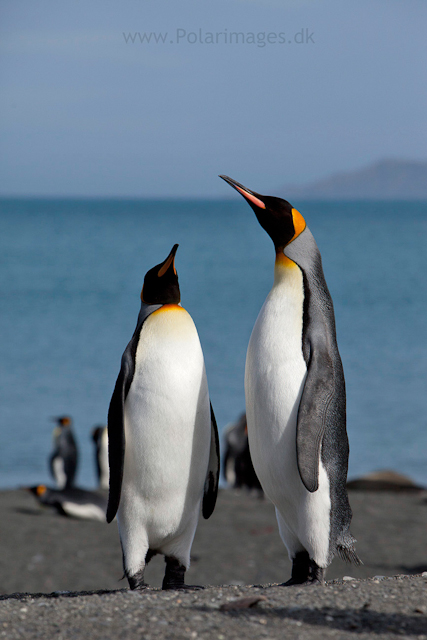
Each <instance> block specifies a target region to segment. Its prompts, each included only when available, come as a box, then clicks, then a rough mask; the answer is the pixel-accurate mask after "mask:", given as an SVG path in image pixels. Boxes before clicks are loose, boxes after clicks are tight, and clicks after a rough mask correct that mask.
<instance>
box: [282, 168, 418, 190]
mask: <svg viewBox="0 0 427 640" xmlns="http://www.w3.org/2000/svg"><path fill="white" fill-rule="evenodd" d="M281 193H282V194H283V196H284V197H285V198H286V199H288V200H289V199H290V198H302V199H305V198H306V199H318V200H322V199H325V200H346V199H351V200H355V199H363V200H368V199H372V200H427V162H415V161H407V160H380V161H379V162H376V163H375V164H373V165H370V166H368V167H366V168H364V169H360V170H358V171H350V172H348V173H336V174H334V175H332V176H331V177H330V178H326V179H325V180H320V181H318V182H313V183H311V184H307V185H303V186H299V187H295V186H294V187H292V186H289V187H287V188H286V189H283V190H281Z"/></svg>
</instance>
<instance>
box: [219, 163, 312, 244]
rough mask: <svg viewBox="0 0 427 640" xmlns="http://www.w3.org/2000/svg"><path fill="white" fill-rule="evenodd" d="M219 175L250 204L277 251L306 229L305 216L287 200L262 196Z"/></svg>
mask: <svg viewBox="0 0 427 640" xmlns="http://www.w3.org/2000/svg"><path fill="white" fill-rule="evenodd" d="M219 177H220V178H222V179H223V180H225V181H226V182H228V184H229V185H231V186H232V187H233V188H234V189H236V191H238V192H239V193H240V194H241V195H242V196H243V197H244V198H245V200H246V201H247V202H248V203H249V204H250V206H251V207H252V209H253V210H254V211H255V215H256V217H257V219H258V222H259V223H260V225H261V227H262V228H263V229H265V231H267V233H268V235H269V236H270V238H271V239H272V240H273V242H274V246H275V248H276V252H278V251H283V249H284V248H285V247H286V245H287V244H289V243H290V242H291V241H292V240H294V239H295V238H296V237H297V236H299V234H300V233H301V232H302V231H304V229H305V227H306V224H305V220H304V218H303V217H302V215H301V214H300V212H299V211H297V210H296V209H295V208H294V207H293V206H292V205H291V204H290V203H289V202H288V201H287V200H283V199H282V198H275V197H274V196H262V195H260V194H259V193H256V192H255V191H250V190H249V189H247V188H246V187H244V186H243V185H242V184H239V182H236V180H233V179H232V178H229V177H228V176H219Z"/></svg>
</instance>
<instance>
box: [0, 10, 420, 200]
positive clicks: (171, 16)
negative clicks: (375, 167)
mask: <svg viewBox="0 0 427 640" xmlns="http://www.w3.org/2000/svg"><path fill="white" fill-rule="evenodd" d="M0 12H1V16H0V24H1V27H0V38H1V63H0V65H1V66H0V84H1V87H2V91H1V94H2V95H1V100H0V111H1V113H0V120H1V124H0V145H1V152H0V153H1V157H0V194H12V195H77V196H78V195H82V196H91V195H93V196H131V197H133V196H137V197H138V196H143V197H144V196H148V197H150V196H155V197H159V196H160V197H161V196H167V197H170V196H219V197H230V191H229V188H228V187H227V185H225V184H224V183H223V182H222V181H221V180H219V179H218V178H217V175H218V173H226V174H228V175H231V176H233V177H234V178H236V179H237V180H239V181H240V182H243V183H244V184H247V185H248V186H250V187H252V188H253V189H258V190H259V191H262V192H268V191H269V189H276V188H277V187H280V186H282V185H287V184H298V183H303V182H306V181H310V180H314V179H318V178H322V177H324V176H326V175H329V174H330V173H332V172H335V171H341V170H351V169H356V168H359V167H361V166H363V165H365V164H367V163H370V162H373V161H375V160H378V159H380V158H384V157H397V158H408V159H410V158H413V159H420V160H421V159H426V158H427V152H426V141H427V124H426V120H427V89H426V86H427V83H426V79H425V70H426V62H427V53H426V41H427V39H426V35H425V30H426V24H427V3H426V2H425V1H424V0H419V1H417V0H409V1H408V2H403V0H402V1H400V2H397V1H394V0H370V1H367V0H360V1H358V2H352V3H345V2H343V1H342V0H331V1H327V0H325V1H322V0H319V1H315V0H311V1H310V0H306V1H304V0H302V1H300V2H296V1H293V0H291V1H286V0H281V1H279V0H277V1H275V0H265V1H257V0H252V1H251V0H224V1H223V0H216V1H215V2H207V1H206V0H194V1H193V0H181V1H179V2H176V0H174V1H172V0H122V1H121V2H118V1H117V0H115V1H114V2H112V1H109V0H91V2H88V1H87V0H2V2H1V5H0ZM178 30H180V31H178ZM199 30H201V31H199ZM143 32H146V33H150V32H153V33H154V32H155V33H156V34H160V33H161V34H167V36H166V35H165V36H163V37H164V38H165V43H161V42H159V43H157V44H156V43H155V42H154V41H153V40H152V41H151V42H150V43H146V42H145V43H143V44H141V43H140V42H139V36H138V35H137V37H136V41H135V43H134V44H132V43H131V42H130V41H128V43H126V41H125V38H124V36H123V33H125V34H129V33H132V34H135V33H141V34H142V33H143ZM184 32H185V35H183V34H184ZM217 32H218V33H221V34H223V35H220V36H218V40H219V42H218V44H208V43H207V42H206V40H209V39H210V38H211V36H209V35H208V34H209V33H213V34H214V37H216V36H215V34H216V33H217ZM231 32H240V33H242V34H243V36H240V41H239V43H238V44H235V43H233V44H229V42H228V41H227V43H226V42H225V36H224V34H225V33H227V38H229V34H230V33H231ZM263 33H265V34H273V35H271V36H270V40H271V43H270V44H266V46H259V44H257V43H256V42H255V43H251V39H253V38H255V39H257V38H262V37H263V36H262V35H261V36H258V34H263ZM301 33H302V34H303V36H304V39H306V38H307V37H308V42H304V43H300V42H296V41H295V35H296V40H301V39H302V37H303V36H302V35H301ZM189 34H191V35H189ZM192 34H196V35H192ZM200 34H201V37H202V39H203V40H205V42H203V43H200V42H199V41H197V42H194V43H193V40H194V39H195V37H196V38H197V40H199V38H200ZM251 34H255V35H254V36H251ZM280 34H285V35H284V36H283V35H280ZM177 35H179V36H180V39H179V42H178V43H177ZM243 37H244V38H245V43H242V42H241V39H242V38H243ZM265 37H267V35H266V36H265ZM279 40H280V42H279ZM283 40H285V42H283ZM289 40H290V41H291V43H290V44H289ZM261 44H262V43H261Z"/></svg>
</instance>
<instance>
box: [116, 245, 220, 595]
mask: <svg viewBox="0 0 427 640" xmlns="http://www.w3.org/2000/svg"><path fill="white" fill-rule="evenodd" d="M177 248H178V245H175V246H174V247H173V248H172V250H171V252H170V254H169V255H168V257H167V258H166V260H164V262H162V263H161V264H158V265H157V266H155V267H153V268H152V269H150V270H149V271H148V272H147V274H146V275H145V278H144V285H143V288H142V292H141V310H140V313H139V317H138V321H137V326H136V329H135V332H134V334H133V337H132V339H131V341H130V342H129V344H128V346H127V347H126V350H125V352H124V354H123V356H122V364H121V370H120V373H119V376H118V378H117V382H116V386H115V389H114V392H113V396H112V398H111V403H110V408H109V412H108V438H109V465H110V492H109V501H108V508H107V522H111V521H112V520H113V518H114V516H115V515H116V513H117V520H118V525H119V534H120V541H121V545H122V551H123V564H124V571H125V575H126V576H127V578H128V581H129V586H130V588H131V589H143V588H144V587H145V586H146V584H145V582H144V569H145V566H146V564H147V563H148V562H149V560H150V559H151V558H152V557H153V555H155V554H157V553H160V554H163V555H164V556H165V560H166V571H165V576H164V579H163V584H162V588H163V589H182V588H195V587H189V586H188V585H185V584H184V574H185V571H186V569H187V568H188V567H189V564H190V549H191V545H192V542H193V538H194V534H195V532H196V528H197V523H198V519H199V512H200V506H201V505H202V513H203V516H204V517H205V518H209V517H210V516H211V514H212V512H213V510H214V508H215V502H216V498H217V492H218V478H219V445H218V432H217V427H216V422H215V416H214V413H213V410H212V406H211V404H210V401H209V391H208V384H207V379H206V372H205V365H204V359H203V353H202V348H201V345H200V341H199V336H198V333H197V330H196V327H195V325H194V322H193V320H192V319H191V316H190V315H189V314H188V313H187V311H185V309H183V307H182V306H181V305H180V299H181V297H180V290H179V284H178V275H177V272H176V269H175V254H176V251H177Z"/></svg>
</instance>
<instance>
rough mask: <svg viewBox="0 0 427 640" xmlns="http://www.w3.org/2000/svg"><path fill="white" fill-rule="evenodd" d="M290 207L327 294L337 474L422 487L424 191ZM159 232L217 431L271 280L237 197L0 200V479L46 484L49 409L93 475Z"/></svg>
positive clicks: (263, 243) (426, 396) (159, 248)
mask: <svg viewBox="0 0 427 640" xmlns="http://www.w3.org/2000/svg"><path fill="white" fill-rule="evenodd" d="M294 204H295V206H297V208H298V209H299V210H300V211H301V213H302V214H303V216H304V217H305V219H306V221H307V224H308V226H309V227H310V229H311V231H312V232H313V234H314V236H315V238H316V240H317V243H318V245H319V248H320V251H321V253H322V257H323V264H324V271H325V275H326V279H327V282H328V285H329V288H330V291H331V294H332V297H333V300H334V305H335V312H336V321H337V332H338V343H339V348H340V352H341V356H342V360H343V364H344V371H345V375H346V383H347V399H348V433H349V439H350V468H349V477H355V476H358V475H360V474H363V473H366V472H369V471H372V470H376V469H382V468H391V469H394V470H396V471H399V472H402V473H405V474H408V475H409V476H410V477H411V478H413V480H415V481H417V482H420V483H423V484H425V485H427V428H426V427H427V393H426V391H427V390H426V381H427V321H426V318H427V287H426V279H427V252H426V236H427V233H426V232H427V203H420V202H409V203H408V202H406V203H404V202H333V203H331V202H329V203H326V202H295V203H294ZM174 243H179V245H180V246H179V249H178V253H177V258H176V266H177V270H178V275H179V281H180V287H181V297H182V304H183V306H184V307H185V308H186V309H187V310H188V311H189V313H190V314H191V315H192V317H193V319H194V321H195V323H196V326H197V328H198V331H199V335H200V339H201V342H202V346H203V350H204V354H205V360H206V368H207V373H208V380H209V386H210V394H211V399H212V404H213V406H214V409H215V413H216V416H217V421H218V425H219V429H220V431H222V430H223V429H224V427H225V426H226V425H227V424H228V423H230V422H232V421H233V420H235V419H236V418H237V417H238V416H239V414H240V413H241V412H242V411H243V410H244V389H243V376H244V365H245V354H246V348H247V344H248V340H249V337H250V334H251V330H252V327H253V324H254V322H255V320H256V317H257V314H258V312H259V309H260V308H261V305H262V303H263V301H264V299H265V297H266V295H267V293H268V291H269V290H270V288H271V285H272V280H273V264H274V249H273V244H272V242H271V240H270V238H269V237H268V236H267V235H266V233H265V232H264V231H263V230H262V229H261V227H260V226H259V225H258V223H257V221H256V219H255V216H254V214H253V212H252V211H251V209H250V208H249V207H248V206H247V204H246V203H245V202H244V201H243V200H242V199H239V198H236V199H234V200H229V201H195V200H191V201H183V200H177V201H174V200H168V201H160V200H157V201H156V200H153V201H149V200H96V199H92V200H75V199H3V200H1V201H0V263H1V268H0V296H1V315H0V389H1V400H0V429H1V430H0V433H1V435H0V488H8V487H18V486H22V485H30V484H35V483H40V482H44V483H49V482H50V479H49V474H48V467H47V459H48V456H49V453H50V450H51V434H52V428H53V423H52V421H51V418H52V417H53V416H58V415H63V414H69V415H71V416H72V418H73V423H74V429H75V432H76V435H77V439H78V445H79V449H80V466H79V471H78V483H79V484H80V485H82V486H95V471H94V462H93V449H92V442H91V439H90V432H91V430H92V428H93V427H94V426H95V425H98V424H103V423H105V422H106V416H107V411H108V405H109V401H110V397H111V393H112V390H113V388H114V384H115V380H116V377H117V374H118V371H119V367H120V358H121V354H122V352H123V350H124V348H125V346H126V344H127V342H128V341H129V339H130V337H131V335H132V333H133V330H134V327H135V323H136V318H137V315H138V311H139V306H140V299H139V294H140V290H141V287H142V283H143V278H144V274H145V272H146V271H147V270H148V269H150V268H151V267H152V266H154V265H155V264H158V263H159V262H161V261H162V260H163V259H164V258H165V257H166V256H167V254H168V253H169V251H170V249H171V248H172V245H173V244H174ZM284 330H285V325H284Z"/></svg>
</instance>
